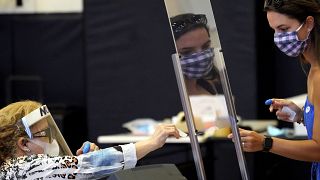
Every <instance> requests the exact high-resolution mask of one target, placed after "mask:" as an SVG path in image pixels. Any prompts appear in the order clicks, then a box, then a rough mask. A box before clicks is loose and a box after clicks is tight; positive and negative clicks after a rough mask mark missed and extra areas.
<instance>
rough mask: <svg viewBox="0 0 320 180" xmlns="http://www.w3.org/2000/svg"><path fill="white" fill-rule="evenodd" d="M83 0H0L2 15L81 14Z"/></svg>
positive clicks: (0, 12)
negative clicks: (20, 1)
mask: <svg viewBox="0 0 320 180" xmlns="http://www.w3.org/2000/svg"><path fill="white" fill-rule="evenodd" d="M82 11H83V0H22V6H17V1H16V0H0V14H25V13H27V14H37V13H80V12H82Z"/></svg>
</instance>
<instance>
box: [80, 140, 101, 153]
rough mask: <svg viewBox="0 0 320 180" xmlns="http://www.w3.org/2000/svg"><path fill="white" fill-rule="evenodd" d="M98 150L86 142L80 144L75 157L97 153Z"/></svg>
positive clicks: (93, 144) (95, 146) (92, 144)
mask: <svg viewBox="0 0 320 180" xmlns="http://www.w3.org/2000/svg"><path fill="white" fill-rule="evenodd" d="M99 149H100V148H99V147H98V146H97V145H96V144H95V143H91V142H89V141H86V142H84V143H83V144H82V146H81V148H80V149H78V150H77V152H76V155H80V154H85V153H88V152H93V151H98V150H99Z"/></svg>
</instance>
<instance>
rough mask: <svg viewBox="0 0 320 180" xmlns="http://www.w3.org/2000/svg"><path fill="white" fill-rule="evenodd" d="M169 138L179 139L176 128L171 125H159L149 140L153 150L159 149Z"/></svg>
mask: <svg viewBox="0 0 320 180" xmlns="http://www.w3.org/2000/svg"><path fill="white" fill-rule="evenodd" d="M169 136H173V137H175V138H177V139H178V138H179V137H180V135H179V131H178V129H177V128H176V126H175V125H173V124H160V125H158V126H157V127H156V129H155V132H154V133H153V135H152V136H151V138H150V141H151V144H152V145H153V146H154V148H155V149H158V148H161V147H162V146H163V145H164V144H165V142H166V140H167V138H168V137H169Z"/></svg>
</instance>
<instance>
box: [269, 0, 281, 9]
mask: <svg viewBox="0 0 320 180" xmlns="http://www.w3.org/2000/svg"><path fill="white" fill-rule="evenodd" d="M283 1H284V0H266V1H265V2H264V8H266V7H273V8H275V9H279V8H280V7H281V6H282V5H283Z"/></svg>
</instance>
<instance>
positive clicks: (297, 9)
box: [264, 0, 320, 65]
mask: <svg viewBox="0 0 320 180" xmlns="http://www.w3.org/2000/svg"><path fill="white" fill-rule="evenodd" d="M264 10H265V11H275V12H278V13H281V14H285V15H287V16H288V17H290V18H293V19H297V20H298V21H299V22H300V23H303V22H304V21H305V20H306V18H307V17H308V16H312V17H313V18H314V27H313V29H312V31H311V32H310V37H311V38H310V40H311V43H312V47H313V48H314V51H315V55H316V56H317V57H318V58H317V59H318V64H319V65H320V4H319V2H318V1H317V0H265V4H264ZM301 59H302V60H304V57H303V56H301Z"/></svg>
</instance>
